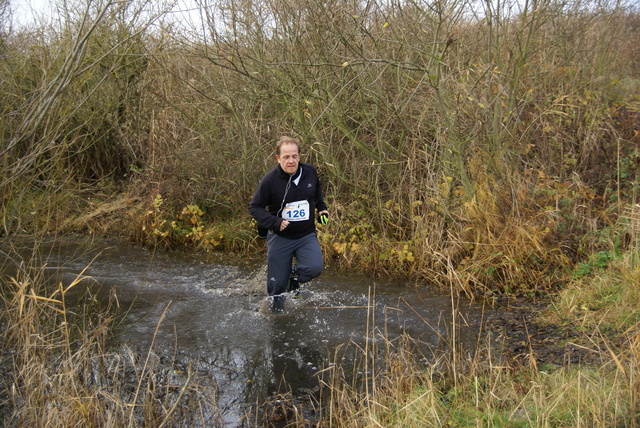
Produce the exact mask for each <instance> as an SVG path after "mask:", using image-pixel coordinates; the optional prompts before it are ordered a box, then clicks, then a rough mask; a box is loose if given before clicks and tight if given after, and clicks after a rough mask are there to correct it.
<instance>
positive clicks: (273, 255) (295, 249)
mask: <svg viewBox="0 0 640 428" xmlns="http://www.w3.org/2000/svg"><path fill="white" fill-rule="evenodd" d="M294 256H295V257H296V260H297V266H298V280H299V281H300V283H304V282H308V281H311V280H312V279H313V278H315V277H317V276H318V275H320V274H321V273H322V251H321V250H320V243H319V242H318V238H317V237H316V234H315V233H310V234H309V235H306V236H303V237H302V238H299V239H287V238H283V237H281V236H278V235H276V234H275V233H273V232H269V235H268V236H267V264H268V269H267V293H268V294H269V296H276V295H279V294H282V293H284V292H286V291H287V285H288V283H289V274H290V273H291V262H292V260H293V257H294Z"/></svg>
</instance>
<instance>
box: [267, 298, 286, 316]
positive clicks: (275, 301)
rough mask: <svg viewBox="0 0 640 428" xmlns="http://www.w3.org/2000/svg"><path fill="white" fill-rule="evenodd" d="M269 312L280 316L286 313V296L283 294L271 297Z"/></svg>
mask: <svg viewBox="0 0 640 428" xmlns="http://www.w3.org/2000/svg"><path fill="white" fill-rule="evenodd" d="M269 311H270V312H273V313H279V314H281V313H283V312H284V296H283V295H282V294H278V295H277V296H269Z"/></svg>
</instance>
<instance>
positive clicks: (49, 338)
mask: <svg viewBox="0 0 640 428" xmlns="http://www.w3.org/2000/svg"><path fill="white" fill-rule="evenodd" d="M12 256H13V254H12ZM15 259H16V260H17V259H18V258H17V257H15ZM44 272H45V270H44V268H43V267H36V266H34V265H32V264H30V263H29V262H22V263H20V265H19V266H18V269H17V273H16V274H15V275H14V276H9V277H7V276H5V277H3V278H2V303H3V308H2V312H1V314H0V317H1V318H0V323H1V324H2V326H3V333H2V334H3V336H4V337H3V339H4V340H3V343H4V345H3V350H2V361H1V366H2V367H3V378H2V392H1V393H0V394H1V395H2V407H1V409H0V412H1V413H2V417H3V419H4V421H5V423H6V424H8V425H10V426H33V427H38V426H49V427H68V426H89V427H123V426H130V427H135V426H158V427H160V426H177V425H181V424H188V425H190V426H217V425H220V424H221V422H220V415H219V413H218V410H217V407H216V402H215V394H214V393H215V392H214V391H211V390H209V389H207V388H205V387H202V386H200V385H199V384H198V382H197V381H195V377H196V371H195V369H193V368H192V367H191V366H189V367H188V368H186V369H185V370H184V373H182V374H178V373H181V371H180V370H178V368H176V367H173V366H172V365H171V364H169V365H167V363H166V362H161V359H160V356H159V355H158V354H156V353H155V352H154V350H153V346H152V347H151V348H150V349H149V351H148V353H147V354H146V355H144V354H142V355H141V354H139V353H137V351H134V350H132V349H130V348H128V347H127V346H124V345H123V346H120V347H117V348H115V349H114V345H113V344H112V343H111V344H110V338H111V337H112V335H113V330H114V328H115V324H117V316H118V315H117V311H116V310H115V308H114V307H111V305H110V304H109V305H108V307H104V306H102V307H101V306H100V305H98V302H97V301H96V300H95V299H94V298H92V297H91V296H90V295H88V296H84V297H82V298H80V299H79V301H78V297H77V296H78V293H76V294H75V295H76V297H75V298H73V299H70V298H69V295H72V293H73V292H74V291H77V290H74V288H79V287H83V284H82V283H84V282H87V281H90V280H91V279H90V278H88V277H86V276H84V275H83V273H81V274H79V275H78V276H77V277H76V278H75V279H74V280H73V281H71V282H70V283H69V284H63V283H62V282H58V283H56V284H55V285H53V286H51V285H50V284H48V280H47V278H46V277H45V273H44ZM161 322H162V319H160V321H159V323H161Z"/></svg>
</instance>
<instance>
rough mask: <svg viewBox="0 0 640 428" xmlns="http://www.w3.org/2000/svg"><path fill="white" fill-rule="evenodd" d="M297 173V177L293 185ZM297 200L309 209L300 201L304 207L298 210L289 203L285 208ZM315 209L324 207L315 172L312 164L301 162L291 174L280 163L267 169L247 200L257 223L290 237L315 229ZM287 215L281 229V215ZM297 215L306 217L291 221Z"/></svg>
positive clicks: (322, 209) (293, 237) (295, 237)
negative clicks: (287, 220)
mask: <svg viewBox="0 0 640 428" xmlns="http://www.w3.org/2000/svg"><path fill="white" fill-rule="evenodd" d="M298 176H300V177H299V181H298V182H297V184H296V179H297V178H298ZM296 201H307V202H308V208H307V205H306V204H305V203H304V202H302V204H298V206H301V207H303V208H302V209H300V210H298V209H296V207H291V206H290V207H289V208H290V209H289V210H287V209H286V206H287V204H289V203H292V202H296ZM316 209H317V210H318V211H324V210H326V209H327V205H326V204H325V203H324V199H323V198H322V189H321V188H320V180H319V179H318V172H317V171H316V169H315V167H314V166H313V165H311V164H307V163H302V162H301V163H300V164H299V165H298V171H296V173H295V174H293V175H289V174H287V173H286V172H284V171H283V170H282V168H281V167H280V165H278V166H276V167H275V168H274V169H272V170H271V171H269V172H267V173H266V174H265V176H264V177H262V180H260V183H259V184H258V188H257V189H256V191H255V193H254V195H253V198H251V202H250V203H249V213H250V214H251V216H252V217H253V218H255V219H256V221H257V222H258V226H260V227H263V228H265V229H269V230H273V232H274V233H276V234H278V235H280V236H282V237H284V238H289V239H297V238H301V237H303V236H305V235H308V234H309V233H313V232H315V230H316V225H315V218H316V214H315V213H316ZM307 210H308V211H307ZM287 216H290V217H291V219H290V220H292V221H291V223H290V224H289V226H287V228H286V229H284V230H283V231H280V224H281V223H282V220H283V217H287ZM299 216H302V218H305V220H302V221H293V220H296V219H297V218H300V217H299ZM294 217H297V218H294Z"/></svg>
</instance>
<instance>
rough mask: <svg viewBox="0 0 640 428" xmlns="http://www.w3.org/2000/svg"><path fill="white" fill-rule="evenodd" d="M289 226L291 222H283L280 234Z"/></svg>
mask: <svg viewBox="0 0 640 428" xmlns="http://www.w3.org/2000/svg"><path fill="white" fill-rule="evenodd" d="M287 226H289V222H288V221H287V220H282V223H280V232H282V231H283V230H285V229H286V228H287Z"/></svg>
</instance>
